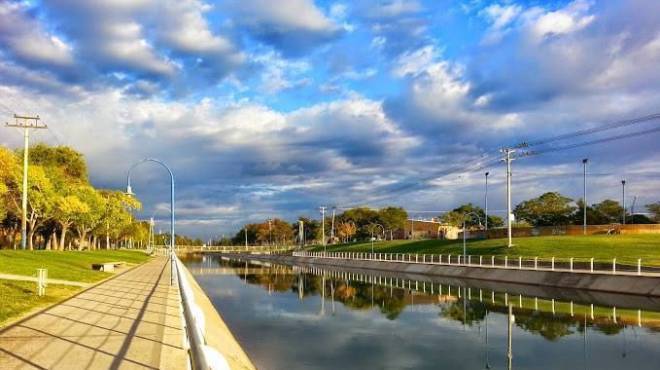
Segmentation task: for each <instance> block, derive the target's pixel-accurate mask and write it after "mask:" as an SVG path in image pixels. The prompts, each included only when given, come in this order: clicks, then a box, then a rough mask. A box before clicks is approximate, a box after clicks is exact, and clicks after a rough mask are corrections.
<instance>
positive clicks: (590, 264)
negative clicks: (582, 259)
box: [589, 257, 594, 272]
mask: <svg viewBox="0 0 660 370" xmlns="http://www.w3.org/2000/svg"><path fill="white" fill-rule="evenodd" d="M589 267H590V270H591V272H594V258H593V257H591V259H590V260H589Z"/></svg>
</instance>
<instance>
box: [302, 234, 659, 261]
mask: <svg viewBox="0 0 660 370" xmlns="http://www.w3.org/2000/svg"><path fill="white" fill-rule="evenodd" d="M506 243H507V240H506V239H485V240H468V242H467V253H468V254H471V255H484V256H486V255H488V256H490V255H495V256H505V255H508V256H515V257H518V256H523V257H539V258H550V257H557V260H562V259H563V260H565V259H568V258H570V257H575V258H576V261H577V260H580V259H584V260H586V259H589V258H591V257H593V258H595V260H596V261H597V262H610V263H611V262H612V258H616V259H617V263H629V264H636V263H637V259H638V258H641V259H642V263H643V264H644V265H647V266H660V235H658V234H637V235H588V236H539V237H526V238H514V240H513V243H514V246H513V247H511V248H507V246H506ZM311 250H313V251H322V250H323V247H319V246H316V247H314V248H312V249H311ZM328 251H332V252H339V251H343V252H370V251H371V243H370V242H364V243H355V244H342V245H334V246H328ZM374 251H375V252H380V253H419V254H422V253H425V254H444V255H446V254H454V255H458V254H462V253H463V241H462V240H412V241H411V240H394V241H383V242H375V243H374Z"/></svg>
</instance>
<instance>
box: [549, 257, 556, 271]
mask: <svg viewBox="0 0 660 370" xmlns="http://www.w3.org/2000/svg"><path fill="white" fill-rule="evenodd" d="M550 269H551V270H552V271H555V257H552V262H551V267H550Z"/></svg>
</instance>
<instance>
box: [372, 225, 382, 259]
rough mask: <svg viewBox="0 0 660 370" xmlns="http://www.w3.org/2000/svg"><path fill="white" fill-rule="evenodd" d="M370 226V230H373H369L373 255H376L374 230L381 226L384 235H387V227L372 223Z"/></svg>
mask: <svg viewBox="0 0 660 370" xmlns="http://www.w3.org/2000/svg"><path fill="white" fill-rule="evenodd" d="M369 225H370V226H372V227H371V228H370V229H371V230H369V231H371V254H374V228H375V227H377V226H380V228H381V229H383V235H385V227H384V226H383V225H381V224H378V223H374V222H372V223H370V224H369Z"/></svg>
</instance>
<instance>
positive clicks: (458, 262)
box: [293, 251, 660, 276]
mask: <svg viewBox="0 0 660 370" xmlns="http://www.w3.org/2000/svg"><path fill="white" fill-rule="evenodd" d="M293 256H295V257H313V258H330V259H346V260H360V261H378V262H392V263H402V262H403V263H415V264H427V265H445V266H461V267H479V268H497V269H507V270H528V271H529V270H531V271H556V272H574V273H590V274H610V275H640V276H641V275H645V276H660V268H659V267H652V266H643V265H642V260H641V259H637V263H636V264H635V265H630V264H621V263H617V261H616V258H613V259H612V262H611V263H609V262H608V263H604V262H595V259H594V258H573V257H571V258H562V259H557V258H555V257H550V258H539V257H531V258H530V257H523V256H517V257H511V256H483V255H467V256H464V255H460V254H459V255H452V254H440V255H436V254H410V253H368V252H308V251H296V252H293Z"/></svg>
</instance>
